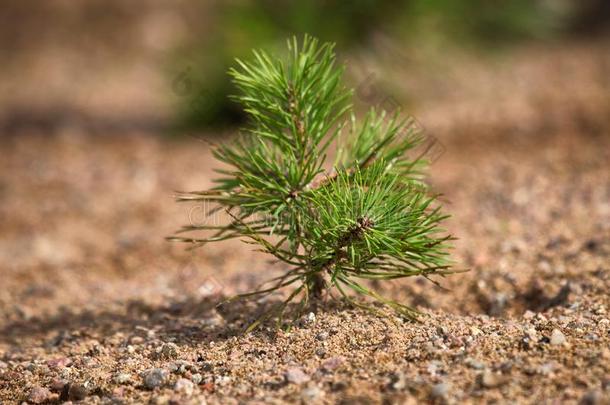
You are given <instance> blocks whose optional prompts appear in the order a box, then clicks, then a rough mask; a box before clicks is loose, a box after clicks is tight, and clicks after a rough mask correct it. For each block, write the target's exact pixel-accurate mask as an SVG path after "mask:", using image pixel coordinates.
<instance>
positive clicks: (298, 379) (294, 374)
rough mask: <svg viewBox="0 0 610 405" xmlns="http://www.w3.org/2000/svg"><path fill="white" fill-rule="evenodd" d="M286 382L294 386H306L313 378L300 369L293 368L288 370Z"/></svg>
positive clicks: (285, 375)
mask: <svg viewBox="0 0 610 405" xmlns="http://www.w3.org/2000/svg"><path fill="white" fill-rule="evenodd" d="M284 377H285V378H286V381H287V382H289V383H292V384H304V383H306V382H308V381H309V380H310V379H311V378H310V377H309V376H308V375H307V374H305V373H304V372H303V370H301V369H300V368H298V367H292V368H289V369H288V370H286V373H285V374H284Z"/></svg>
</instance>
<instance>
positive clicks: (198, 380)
mask: <svg viewBox="0 0 610 405" xmlns="http://www.w3.org/2000/svg"><path fill="white" fill-rule="evenodd" d="M202 380H203V376H202V375H201V374H199V373H195V374H193V375H192V376H191V381H192V382H193V383H195V384H196V385H199V384H200V383H201V381H202Z"/></svg>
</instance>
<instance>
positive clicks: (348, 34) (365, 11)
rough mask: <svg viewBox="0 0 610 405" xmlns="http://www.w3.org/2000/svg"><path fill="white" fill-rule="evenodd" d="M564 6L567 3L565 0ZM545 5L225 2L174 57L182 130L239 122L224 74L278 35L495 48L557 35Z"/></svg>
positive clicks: (340, 42)
mask: <svg viewBox="0 0 610 405" xmlns="http://www.w3.org/2000/svg"><path fill="white" fill-rule="evenodd" d="M566 1H568V0H566ZM557 4H559V3H556V2H555V3H553V2H550V1H548V0H507V1H489V0H463V1H460V0H403V1H400V0H377V1H374V0H351V1H338V0H310V1H274V0H261V1H249V0H239V1H229V2H222V3H218V4H216V5H215V7H214V8H213V10H212V12H213V18H212V21H210V22H209V24H208V25H207V26H206V27H204V29H203V30H202V33H201V34H200V38H195V39H194V41H193V43H190V44H186V46H185V47H184V49H182V50H181V51H180V52H179V57H178V58H177V65H178V66H180V67H182V70H181V71H180V73H179V74H178V75H176V76H175V77H174V90H175V92H176V94H177V95H179V96H180V97H179V99H180V103H179V108H178V117H177V121H178V124H179V126H180V127H181V128H185V127H186V128H201V127H218V126H226V125H233V124H235V123H237V122H240V121H241V120H242V118H243V115H242V112H241V111H240V110H239V107H238V105H237V104H235V103H233V102H232V101H231V100H230V99H228V98H227V95H229V94H234V93H235V92H234V91H233V87H232V84H231V82H230V80H229V77H228V75H227V74H226V72H227V70H228V69H229V67H231V66H233V61H234V58H236V57H237V58H243V57H246V56H248V55H249V53H250V50H251V49H252V48H259V47H264V48H266V49H268V50H271V51H273V52H279V51H280V50H281V49H283V46H282V45H283V43H282V42H281V41H283V38H286V37H288V36H290V35H293V34H296V35H301V34H303V33H309V34H312V35H314V36H316V37H318V38H320V39H321V40H324V41H332V42H335V43H337V46H338V50H339V51H345V50H348V49H350V48H351V47H354V46H358V45H364V44H366V42H367V40H368V39H369V38H370V37H371V34H372V33H374V32H381V33H384V34H387V35H389V36H390V37H393V38H396V39H397V40H399V41H401V42H402V43H407V44H409V45H411V46H413V45H416V46H427V45H428V46H430V45H431V46H445V45H448V44H453V45H455V44H457V45H460V46H467V47H470V46H474V47H478V48H481V47H482V48H483V49H486V48H497V47H498V46H499V45H503V44H507V43H511V42H513V41H515V40H519V39H528V38H541V37H545V36H548V35H550V34H552V33H553V32H556V31H557V29H558V27H559V25H560V22H561V16H562V13H563V12H564V10H563V9H562V8H561V7H558V6H557Z"/></svg>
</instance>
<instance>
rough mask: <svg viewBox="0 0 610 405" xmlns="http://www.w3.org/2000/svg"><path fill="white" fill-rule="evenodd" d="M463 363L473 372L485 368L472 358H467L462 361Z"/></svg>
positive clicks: (481, 363)
mask: <svg viewBox="0 0 610 405" xmlns="http://www.w3.org/2000/svg"><path fill="white" fill-rule="evenodd" d="M464 363H466V365H467V366H468V367H470V368H473V369H475V370H483V369H484V368H485V363H483V362H481V361H479V360H477V359H473V358H472V357H467V358H466V359H465V360H464Z"/></svg>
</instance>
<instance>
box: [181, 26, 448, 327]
mask: <svg viewBox="0 0 610 405" xmlns="http://www.w3.org/2000/svg"><path fill="white" fill-rule="evenodd" d="M288 51H289V52H288V57H287V58H286V60H282V59H279V58H275V57H272V56H270V55H268V54H267V53H265V52H263V51H255V52H254V57H253V59H252V60H251V61H249V62H245V61H239V60H238V61H237V64H238V67H237V68H236V69H232V70H231V71H230V74H231V76H232V77H233V81H234V83H235V84H236V86H237V87H238V88H239V90H240V92H241V93H240V95H238V96H235V97H234V98H235V100H237V101H238V102H239V103H241V104H242V105H243V107H244V110H245V111H246V113H247V114H248V115H249V117H250V125H249V126H247V127H246V128H244V129H243V130H242V133H241V135H240V137H239V138H238V139H237V140H235V141H233V142H231V143H227V144H224V145H221V146H219V147H218V148H217V149H216V150H215V151H214V156H215V157H216V159H218V160H219V161H221V162H223V163H225V165H226V166H228V167H229V168H228V169H224V170H218V173H219V175H220V177H219V178H218V179H217V180H216V186H215V187H214V188H213V189H211V190H206V191H198V192H189V193H184V194H182V195H180V196H179V197H178V200H179V201H205V202H212V203H215V204H217V206H218V207H217V209H218V208H220V209H224V210H226V211H227V212H228V213H229V215H230V217H231V218H232V221H231V222H230V223H229V224H227V225H224V226H217V225H199V226H195V225H189V226H185V227H183V228H182V229H181V230H180V231H179V232H178V234H180V235H178V234H177V235H176V236H174V237H172V238H170V239H173V240H180V241H185V242H190V243H195V244H196V245H201V244H205V243H208V242H215V241H221V240H227V239H232V238H241V239H246V240H248V241H250V243H253V244H255V245H257V246H258V249H259V250H261V251H263V252H266V253H268V254H270V255H273V256H274V257H275V258H277V259H278V260H279V261H281V262H283V263H285V264H287V265H288V266H290V267H289V269H288V270H287V271H286V272H285V274H284V275H283V276H281V277H279V278H277V279H275V280H272V284H271V285H270V286H269V287H266V288H263V287H261V289H259V290H257V291H254V292H252V293H248V294H243V295H241V296H239V297H245V296H253V295H259V294H269V293H272V292H275V291H277V290H279V289H282V288H285V287H292V288H293V289H292V291H291V293H290V294H289V295H288V297H287V299H286V300H285V301H283V302H281V303H280V304H278V305H277V306H276V308H275V309H273V310H272V311H270V312H268V313H266V314H264V315H263V316H262V317H261V318H259V319H258V320H256V321H255V322H254V323H253V324H252V325H251V326H250V328H249V330H251V329H254V328H255V327H257V326H258V325H259V324H260V323H262V322H263V321H265V320H267V319H269V318H272V317H276V318H277V322H278V325H282V323H283V319H284V315H285V312H286V310H287V308H288V305H289V304H290V303H291V302H293V301H295V300H298V304H299V305H298V306H297V309H296V310H295V312H294V314H293V315H294V319H297V318H298V317H299V316H300V314H301V313H302V312H303V311H305V310H306V309H307V308H308V306H309V305H311V304H312V303H313V302H312V300H318V299H320V297H322V296H323V294H324V293H325V292H328V293H330V294H332V291H336V292H338V293H339V294H340V296H342V297H343V298H344V299H345V300H346V301H347V302H349V303H351V304H353V305H355V306H359V307H364V308H367V309H369V310H372V311H374V312H376V313H378V312H379V311H378V310H377V309H376V308H375V307H373V306H372V305H369V304H367V303H365V302H362V301H356V300H355V299H354V298H353V297H352V295H351V294H350V291H351V292H355V293H356V294H357V295H364V296H368V297H369V298H372V299H373V300H374V301H377V302H379V303H381V304H384V305H386V306H387V307H389V308H391V309H393V310H395V311H396V312H398V313H399V314H402V315H404V316H406V317H407V318H409V319H415V318H416V317H417V314H418V312H417V311H416V310H414V309H413V308H410V307H408V306H406V305H402V304H400V303H398V302H395V301H392V300H390V299H387V298H384V297H382V296H381V295H379V294H378V293H377V292H375V291H373V290H371V289H370V288H369V287H368V286H367V280H392V279H399V278H405V277H411V276H423V277H426V278H428V277H429V276H431V275H441V276H443V275H446V274H450V273H453V272H455V271H453V270H451V269H450V264H451V262H450V260H449V257H448V251H449V249H450V241H451V240H452V238H451V237H450V236H449V235H447V234H446V232H445V231H444V230H443V229H442V228H441V223H442V221H443V220H444V219H446V218H447V216H446V215H444V214H442V213H441V211H440V207H439V206H438V204H437V201H436V199H435V197H434V196H431V195H430V194H429V193H428V191H427V188H426V185H425V183H424V182H423V178H422V173H423V170H424V169H425V167H426V165H427V162H426V160H425V159H424V157H423V156H420V157H409V156H408V152H410V151H413V150H414V148H416V147H417V146H418V145H420V144H421V143H422V142H423V140H424V139H423V135H422V134H421V133H419V132H418V131H417V130H416V129H415V126H414V125H413V123H412V122H411V121H409V120H403V119H401V118H400V116H399V115H398V114H395V115H393V116H391V117H388V116H387V114H386V112H385V111H381V112H380V111H376V110H375V109H371V110H370V111H369V113H368V114H366V116H365V117H364V120H363V122H362V123H361V124H360V125H357V124H356V119H355V117H354V114H353V112H352V109H351V105H350V100H351V95H352V91H351V90H348V89H346V88H345V87H344V86H343V84H342V74H343V68H342V67H340V66H337V64H336V58H335V54H334V52H333V45H332V44H328V43H325V44H319V43H318V41H317V40H316V39H313V38H311V37H309V36H305V37H304V39H303V41H302V43H301V44H299V43H298V41H297V40H296V38H293V39H292V40H291V41H289V42H288ZM342 133H347V136H346V135H343V136H340V135H341V134H342ZM331 146H333V147H335V146H336V151H334V152H331V151H330V150H329V149H330V148H331ZM327 154H334V155H336V160H335V164H334V167H333V168H332V170H330V171H329V170H327V165H328V164H329V163H328V160H329V159H328V158H327ZM217 209H216V210H217ZM214 212H216V211H214ZM200 230H208V231H213V232H214V233H213V234H212V235H211V236H208V237H206V238H195V237H185V236H182V235H183V234H185V233H189V232H192V231H200Z"/></svg>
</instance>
